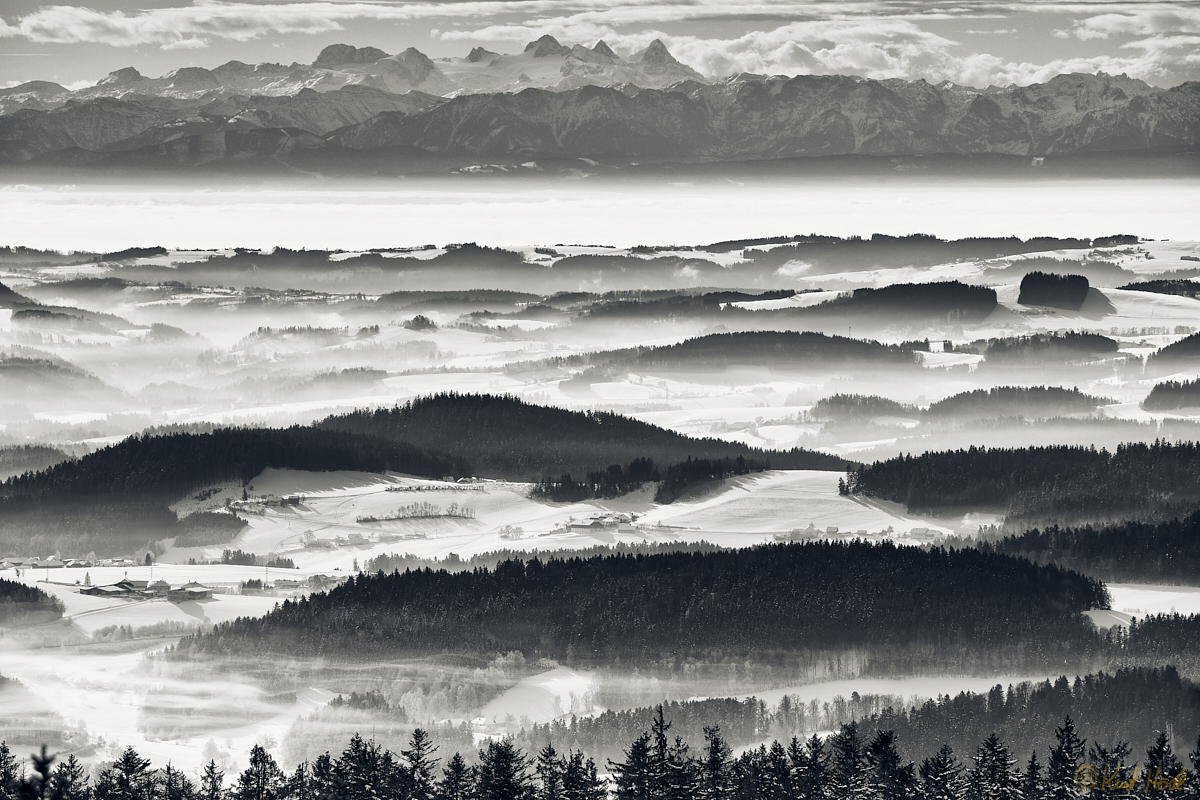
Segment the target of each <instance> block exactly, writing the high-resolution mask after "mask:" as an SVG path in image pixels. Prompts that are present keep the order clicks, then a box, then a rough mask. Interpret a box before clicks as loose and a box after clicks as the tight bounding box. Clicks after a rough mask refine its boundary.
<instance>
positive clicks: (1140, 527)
mask: <svg viewBox="0 0 1200 800" xmlns="http://www.w3.org/2000/svg"><path fill="white" fill-rule="evenodd" d="M974 544H975V546H977V547H979V548H980V549H982V550H986V551H990V552H996V553H1005V554H1008V555H1012V556H1023V557H1025V558H1028V559H1030V560H1032V561H1036V562H1038V563H1054V564H1058V565H1060V566H1062V567H1066V568H1067V569H1072V570H1078V571H1079V572H1082V573H1084V574H1085V575H1091V576H1092V577H1095V578H1099V579H1100V580H1103V581H1115V582H1129V581H1137V582H1146V583H1182V584H1195V583H1196V582H1197V581H1200V511H1194V512H1192V513H1191V514H1188V515H1187V516H1186V517H1183V518H1182V519H1181V518H1178V517H1176V518H1174V519H1171V520H1167V521H1163V522H1139V521H1137V520H1129V521H1125V522H1115V523H1112V524H1109V525H1095V526H1093V525H1086V526H1081V527H1059V526H1057V525H1055V526H1051V527H1048V528H1042V529H1038V528H1033V529H1031V530H1028V531H1026V532H1024V533H1021V534H1009V535H1006V536H1003V537H1002V538H995V537H991V536H988V535H987V534H986V533H985V534H984V535H983V536H982V537H981V539H980V540H979V541H978V542H974Z"/></svg>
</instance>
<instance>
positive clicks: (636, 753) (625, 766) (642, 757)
mask: <svg viewBox="0 0 1200 800" xmlns="http://www.w3.org/2000/svg"><path fill="white" fill-rule="evenodd" d="M653 765H654V751H653V748H652V747H651V745H650V734H648V733H643V734H642V735H641V736H638V737H637V738H636V739H634V740H633V743H632V744H630V745H629V749H628V750H626V751H625V760H624V761H621V762H609V768H610V769H611V770H612V772H613V781H614V783H616V788H617V791H616V800H645V799H646V798H650V797H653V796H655V792H654V787H655V781H654V777H653V770H654V766H653Z"/></svg>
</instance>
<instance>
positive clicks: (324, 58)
mask: <svg viewBox="0 0 1200 800" xmlns="http://www.w3.org/2000/svg"><path fill="white" fill-rule="evenodd" d="M0 112H3V114H2V115H0V163H6V162H7V163H9V164H23V163H30V164H49V165H72V166H79V165H85V164H111V165H115V166H120V165H126V164H147V165H152V166H159V167H179V166H199V165H204V164H220V163H225V162H229V161H230V160H242V161H246V160H254V159H256V158H258V159H264V160H266V161H269V162H271V163H274V164H280V163H282V164H288V163H290V162H291V161H292V160H298V161H297V163H298V162H299V161H306V162H309V165H310V166H315V167H316V168H319V169H325V168H329V165H330V164H333V163H335V162H336V163H342V164H345V163H348V162H354V163H355V164H356V165H358V168H361V167H363V166H367V167H368V168H369V167H370V166H371V165H372V162H373V161H377V162H380V164H379V166H380V167H387V168H391V167H390V166H389V165H388V164H385V163H383V162H395V160H396V159H397V158H409V159H412V158H418V159H420V158H439V159H447V158H449V159H459V160H467V161H469V160H471V159H495V160H506V159H507V160H513V159H527V158H616V159H622V158H625V159H632V158H639V159H644V158H654V159H668V160H669V159H677V160H703V161H712V160H754V159H767V158H787V157H795V156H821V155H843V154H872V155H926V154H985V153H987V154H995V153H999V154H1008V155H1022V156H1030V155H1033V156H1038V155H1059V154H1077V153H1094V152H1112V151H1169V152H1181V151H1191V150H1194V149H1195V147H1196V145H1197V141H1198V139H1200V83H1186V84H1182V85H1180V86H1176V87H1173V88H1170V89H1157V88H1155V87H1152V86H1150V85H1148V84H1146V83H1144V82H1142V81H1139V80H1136V79H1132V78H1129V77H1126V76H1124V75H1119V76H1111V75H1106V74H1104V73H1099V74H1097V75H1086V74H1072V75H1060V76H1058V77H1056V78H1053V79H1051V80H1050V81H1047V82H1046V83H1044V84H1035V85H1031V86H1025V87H1016V86H1010V87H1000V88H998V87H989V88H988V89H982V90H981V89H971V88H967V87H962V86H956V85H954V84H951V83H944V84H938V85H933V84H929V83H927V82H925V81H904V80H898V79H896V80H871V79H865V78H858V77H851V76H838V75H825V76H815V75H801V76H795V77H786V76H763V75H750V74H742V75H735V76H730V77H727V78H723V79H719V80H708V79H706V78H705V77H703V76H701V75H699V74H698V73H696V72H695V71H694V70H692V69H691V68H689V67H687V66H686V65H684V64H682V63H680V62H679V61H677V60H676V59H675V58H674V57H673V56H672V55H671V54H670V52H669V51H668V50H667V48H666V47H665V46H664V45H663V44H662V43H661V42H658V41H655V42H654V43H653V44H651V45H650V46H649V47H647V48H646V49H645V50H643V51H641V52H639V53H635V54H633V55H631V56H629V57H628V58H622V57H620V56H618V55H617V54H616V53H614V52H613V51H612V50H611V49H610V48H609V47H608V46H607V45H606V44H605V43H604V42H602V41H601V42H599V43H597V44H596V45H595V46H594V47H590V48H588V47H583V46H581V45H575V46H574V47H566V46H565V45H562V44H560V43H559V42H558V41H556V40H555V39H554V38H552V37H550V36H544V37H542V38H541V39H538V40H537V41H534V42H530V43H529V45H528V46H526V48H525V49H524V51H523V52H521V53H519V54H515V55H501V54H498V53H492V52H489V51H486V50H483V49H481V48H476V49H475V50H472V51H471V52H470V54H469V55H467V56H466V57H465V58H450V59H438V60H433V59H430V58H428V57H426V56H425V55H423V54H422V53H420V52H419V51H417V50H415V49H412V48H410V49H408V50H405V51H404V52H402V53H399V54H396V55H388V54H387V53H385V52H383V51H382V50H378V49H375V48H370V47H367V48H356V47H352V46H350V45H331V46H329V47H327V48H325V49H324V50H323V51H321V53H320V55H319V56H318V57H317V59H316V60H315V61H314V62H313V63H312V64H311V65H300V64H293V65H291V66H288V67H285V66H282V65H279V64H258V65H253V66H252V65H248V64H243V63H240V62H230V63H227V64H224V65H222V66H220V67H217V68H216V69H213V70H207V69H201V68H198V67H185V68H181V69H178V70H175V71H173V72H171V73H169V74H167V75H165V76H163V77H161V78H146V77H144V76H142V75H140V74H139V73H138V72H137V71H136V70H134V69H133V68H126V69H122V70H118V71H116V72H114V73H112V74H110V75H109V76H108V77H107V78H105V79H103V80H101V81H100V82H99V83H97V84H96V85H95V86H92V87H87V88H84V89H80V90H77V91H74V92H71V91H68V90H66V89H65V88H63V87H61V86H58V85H57V84H52V83H47V82H42V81H34V82H30V83H26V84H22V85H21V86H17V87H13V88H10V89H5V90H0ZM385 154H386V157H385ZM392 166H394V164H392Z"/></svg>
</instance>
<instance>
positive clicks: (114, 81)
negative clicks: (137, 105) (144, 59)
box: [96, 67, 145, 86]
mask: <svg viewBox="0 0 1200 800" xmlns="http://www.w3.org/2000/svg"><path fill="white" fill-rule="evenodd" d="M141 80H145V78H144V77H142V73H140V72H138V71H137V70H136V69H134V68H133V67H122V68H121V69H118V70H114V71H112V72H110V73H108V77H106V78H101V79H100V80H99V81H98V82H97V83H96V85H97V86H123V85H125V84H129V83H136V82H137V81H141Z"/></svg>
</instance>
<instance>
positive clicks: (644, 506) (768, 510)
mask: <svg viewBox="0 0 1200 800" xmlns="http://www.w3.org/2000/svg"><path fill="white" fill-rule="evenodd" d="M839 477H841V473H838V472H821V471H815V470H776V471H771V472H765V473H757V474H753V475H745V476H741V477H738V478H731V479H727V480H724V481H717V482H714V483H713V484H712V485H711V486H709V487H707V488H705V489H703V491H702V493H701V494H700V495H698V496H694V497H685V498H682V499H679V500H676V501H675V502H674V503H672V504H670V505H657V504H655V503H654V502H653V492H652V489H651V488H649V487H647V488H646V489H643V490H642V491H639V492H634V493H632V494H630V495H626V496H625V497H620V498H614V499H611V500H593V501H586V502H579V503H547V502H539V501H535V500H532V499H530V497H529V496H528V495H529V488H530V487H529V485H528V484H518V483H505V482H485V483H480V484H473V485H469V486H466V487H464V486H461V485H459V484H454V483H445V482H442V481H430V480H425V479H420V478H412V477H407V476H402V475H397V474H393V473H389V474H383V475H375V474H371V473H356V472H333V473H306V472H299V471H292V470H267V471H265V472H264V473H262V474H261V475H259V476H258V477H257V478H255V479H254V480H253V481H251V485H252V486H253V487H254V489H253V490H252V493H253V495H254V496H262V495H268V494H269V495H273V496H277V497H278V496H283V495H286V494H299V495H301V496H302V498H303V499H302V501H301V503H300V505H298V506H286V507H280V506H272V505H268V506H265V507H264V508H262V513H257V514H247V515H246V519H247V521H248V523H249V524H248V526H247V528H245V529H244V530H243V531H242V532H241V533H240V534H239V535H238V537H237V538H236V539H235V540H234V541H233V542H231V543H229V544H224V545H214V546H210V547H193V548H179V549H174V550H171V551H168V552H167V553H166V554H165V555H164V556H163V557H162V559H161V560H162V561H163V562H170V565H168V564H166V563H163V564H160V565H159V566H156V567H155V570H156V575H157V574H159V571H161V574H162V575H164V576H167V575H169V576H170V577H166V579H167V580H168V581H172V582H174V581H175V580H177V579H183V580H190V579H192V578H191V577H184V576H191V575H194V574H198V573H197V570H200V571H201V572H203V571H204V570H209V569H211V570H242V571H244V572H240V573H237V574H236V575H233V576H231V580H232V581H239V580H246V579H247V578H249V577H255V578H262V577H263V569H262V568H259V567H220V568H217V567H187V566H186V565H184V564H182V563H180V562H186V561H187V560H188V559H189V558H195V559H197V560H211V559H219V558H220V555H221V551H222V550H224V549H227V548H236V549H240V550H245V551H247V552H252V553H257V554H259V555H266V554H277V555H279V556H285V557H287V558H291V559H292V560H293V561H294V562H295V563H296V565H297V567H298V568H299V569H298V570H296V571H295V572H293V571H291V570H286V571H285V570H280V571H272V575H274V576H276V577H282V576H284V575H287V576H289V577H292V576H298V577H307V576H308V575H310V574H314V573H318V572H320V573H326V574H331V575H336V574H338V573H339V572H340V573H342V574H346V573H349V572H350V571H352V570H353V569H354V563H355V562H357V563H358V565H359V567H361V568H365V567H366V564H367V562H368V561H369V560H370V559H371V558H374V557H375V556H379V555H385V554H389V553H411V554H413V555H416V556H419V557H423V558H445V557H446V556H448V555H449V554H451V553H457V554H458V555H459V556H461V557H463V558H469V557H471V556H473V555H476V554H479V553H484V552H493V551H497V550H502V549H517V550H535V549H536V550H540V551H555V550H575V549H579V548H586V547H591V546H594V545H597V544H614V543H616V542H627V543H636V542H667V541H701V540H703V541H709V542H713V543H716V544H722V545H726V546H730V547H743V546H748V545H752V544H758V543H761V542H765V541H770V540H771V539H772V536H773V534H783V533H787V532H788V531H791V530H793V529H796V528H805V527H807V526H808V525H809V524H810V523H812V524H814V525H816V526H817V527H818V528H819V529H821V530H822V531H824V530H825V529H827V528H829V527H837V528H838V529H839V530H840V531H841V532H843V533H845V532H851V533H853V532H856V531H865V532H869V533H871V534H879V533H880V532H882V531H885V530H886V529H888V528H892V529H893V530H892V533H891V534H889V535H891V536H896V537H899V538H898V540H899V541H904V534H907V533H908V532H909V531H911V530H912V529H913V528H929V529H931V530H936V531H942V532H951V531H954V530H966V529H969V530H970V531H971V532H974V530H975V526H974V525H969V526H968V527H967V528H964V527H963V525H966V523H965V522H964V523H962V524H959V523H957V522H951V523H947V522H946V521H944V520H942V521H936V520H932V519H925V518H921V517H915V516H912V515H909V514H906V513H904V512H903V510H902V509H900V508H899V507H898V506H895V505H894V504H888V503H876V502H867V501H864V500H862V499H860V498H852V497H843V496H841V495H839V494H838V492H837V482H838V478H839ZM389 489H390V490H391V491H389ZM397 489H407V490H406V491H396V490H397ZM418 502H427V503H430V504H432V505H434V506H436V507H437V508H439V509H441V510H446V509H447V508H448V507H449V505H450V504H451V503H455V504H457V505H458V506H459V507H460V508H465V509H469V510H470V511H471V512H472V513H473V515H474V517H473V518H470V519H464V518H451V517H430V518H420V519H401V520H389V521H385V522H359V521H358V520H359V519H360V518H366V517H373V518H375V519H381V518H384V517H388V516H394V515H395V513H396V511H397V510H398V509H399V508H400V507H401V506H407V505H411V504H413V503H418ZM607 511H622V512H632V513H636V514H639V515H641V519H640V520H639V525H638V529H637V530H633V531H617V530H616V529H603V530H599V531H596V532H586V533H584V532H571V533H568V532H564V531H562V530H561V526H563V525H565V524H566V523H568V522H569V521H571V520H572V519H575V520H583V519H586V518H587V517H589V516H591V515H593V514H597V513H600V512H607ZM509 527H512V528H521V529H522V534H521V536H520V538H505V537H502V535H501V531H502V529H506V528H509ZM353 536H359V537H361V539H354V538H352V537H353ZM306 539H307V543H306ZM145 569H147V568H144V567H143V568H137V570H145ZM137 570H131V571H130V577H134V572H135V571H137ZM204 574H205V575H207V580H209V581H217V580H219V578H218V573H216V572H213V573H204ZM119 577H120V576H117V577H116V578H114V579H113V580H116V579H119ZM106 580H107V578H106ZM92 581H93V583H95V582H97V581H98V578H97V575H95V574H93V575H92ZM202 582H203V581H202ZM209 616H210V618H211V617H212V615H211V614H209Z"/></svg>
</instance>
